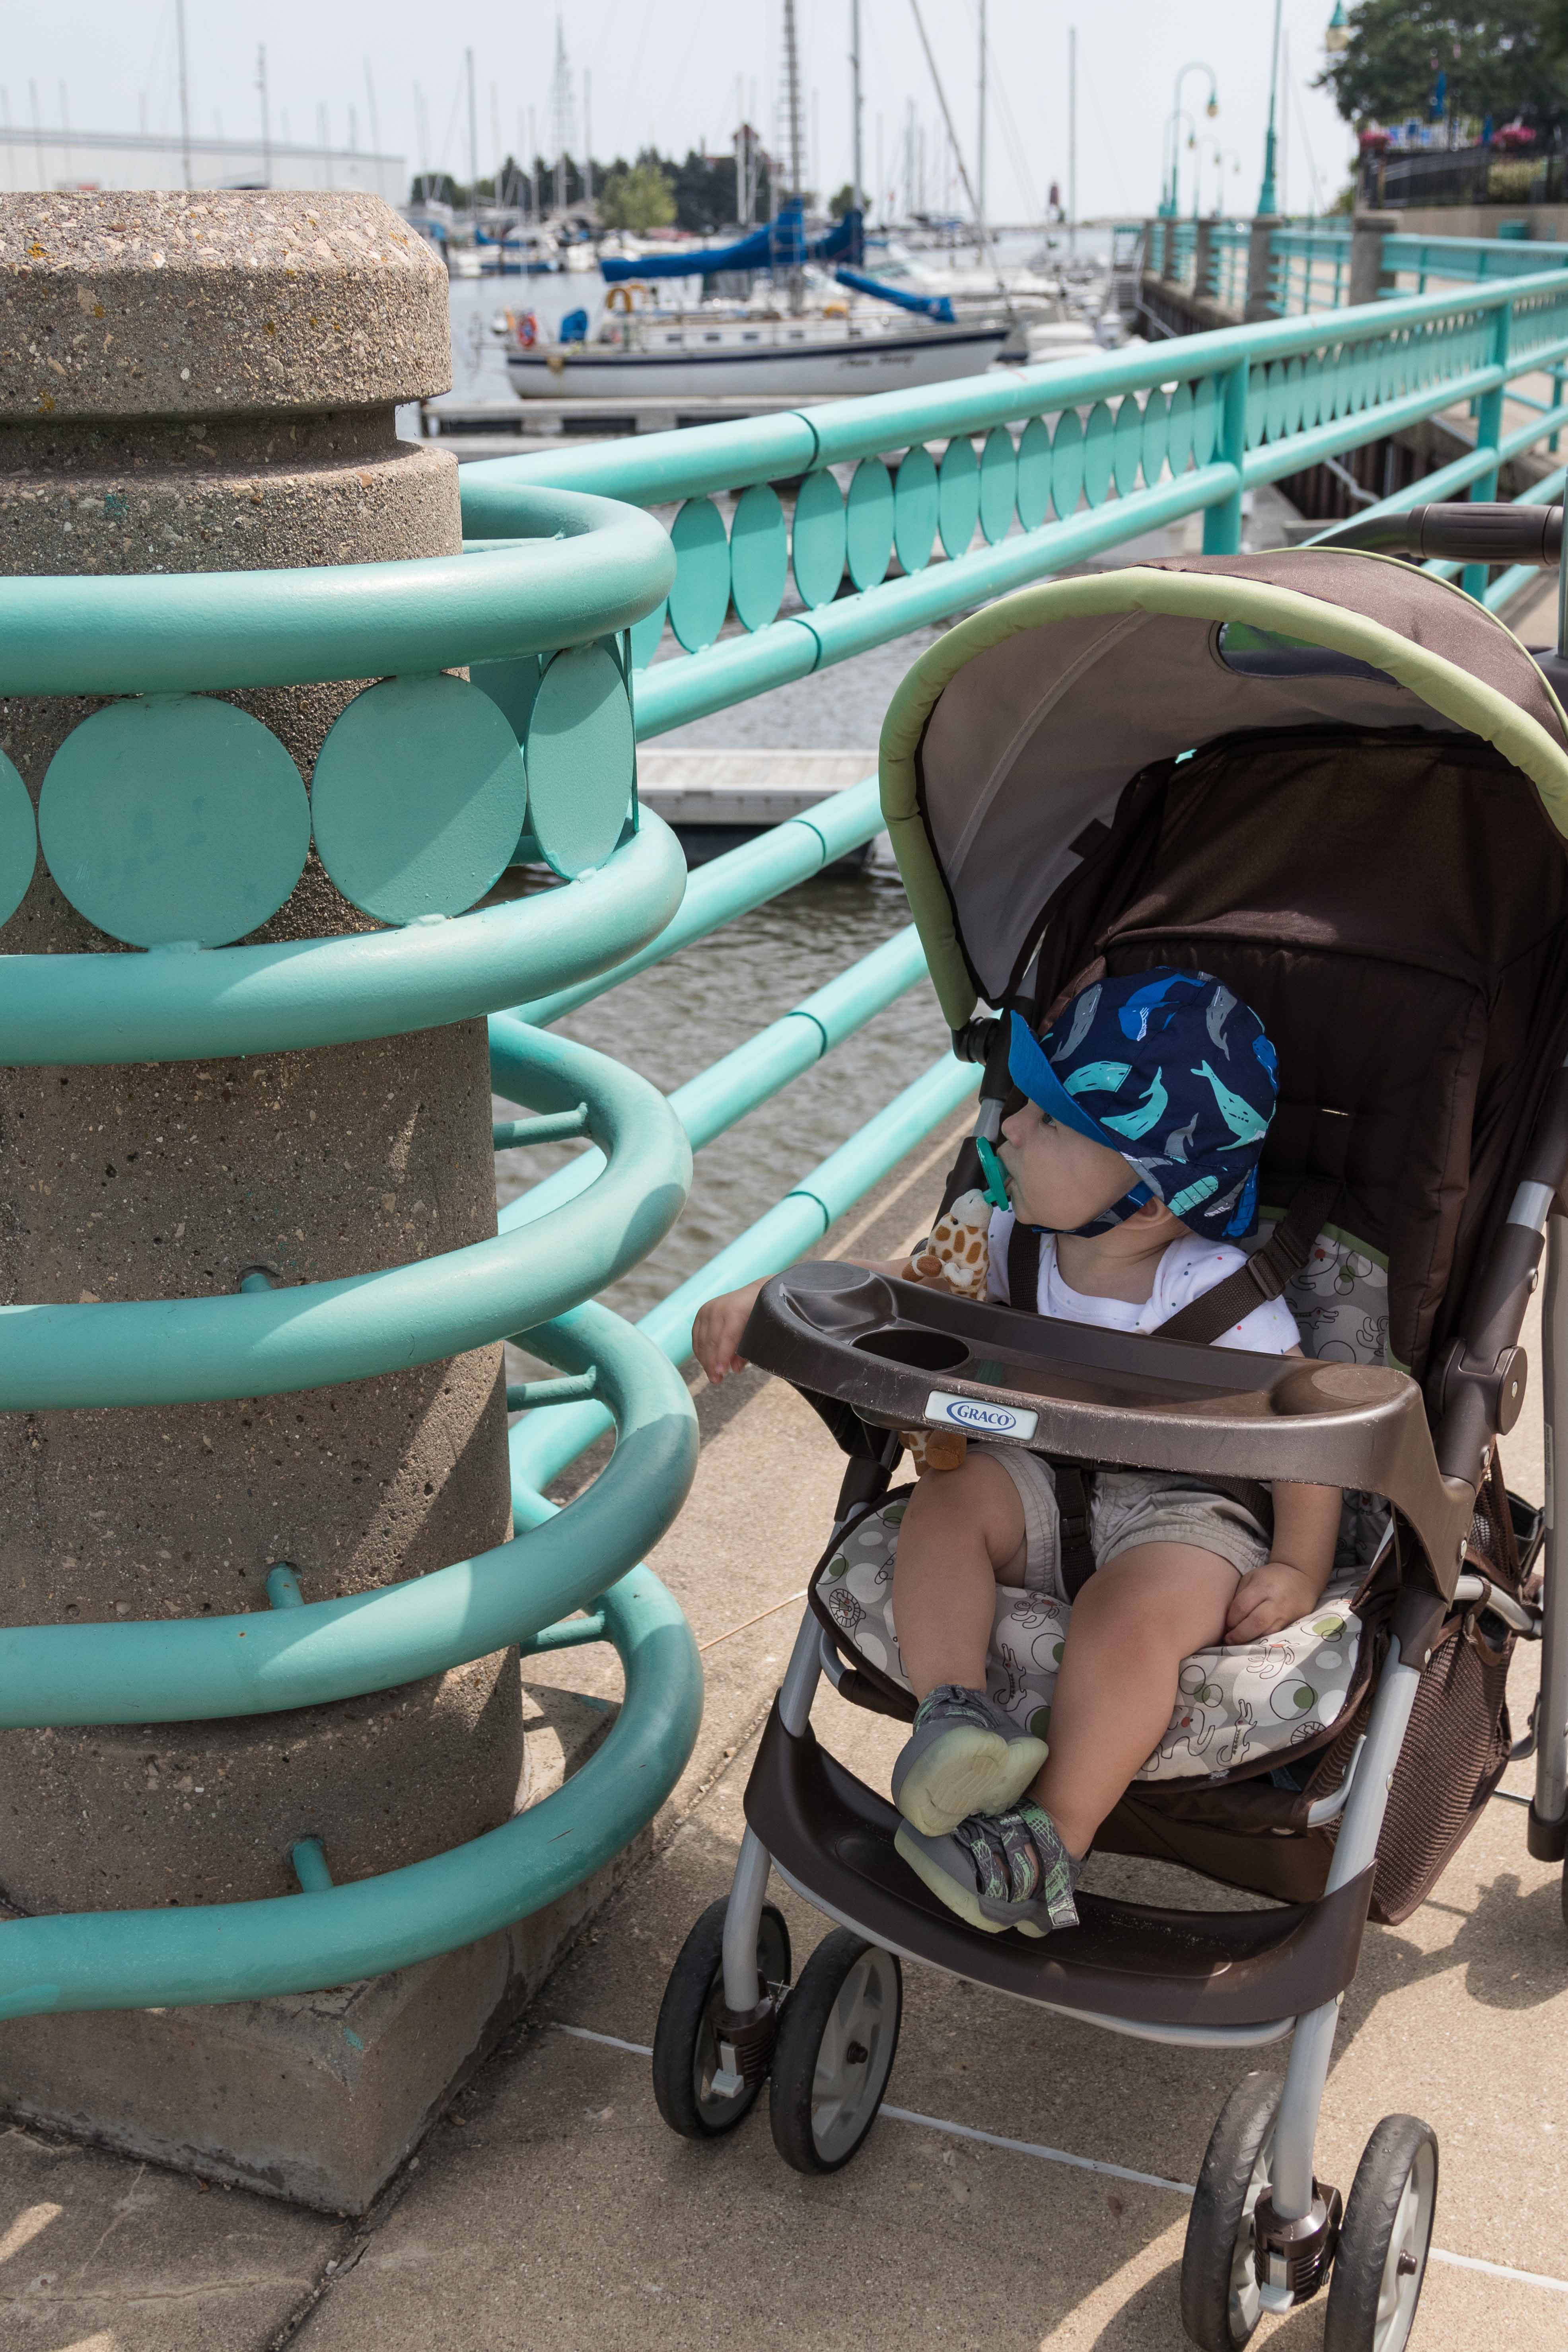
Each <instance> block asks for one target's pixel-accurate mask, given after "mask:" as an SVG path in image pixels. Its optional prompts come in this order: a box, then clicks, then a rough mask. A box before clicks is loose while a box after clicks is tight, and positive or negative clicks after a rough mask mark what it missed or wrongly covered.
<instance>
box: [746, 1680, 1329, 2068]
mask: <svg viewBox="0 0 1568 2352" xmlns="http://www.w3.org/2000/svg"><path fill="white" fill-rule="evenodd" d="M746 1819H747V1821H748V1822H750V1824H751V1826H752V1829H753V1830H755V1832H756V1833H757V1835H758V1837H759V1838H760V1839H761V1840H762V1842H763V1845H764V1846H766V1848H767V1850H768V1852H769V1853H770V1854H771V1855H772V1856H773V1860H774V1861H775V1862H776V1863H777V1864H778V1865H779V1867H780V1869H781V1870H783V1871H784V1874H786V1875H787V1876H788V1877H789V1878H790V1879H791V1880H793V1881H794V1883H795V1885H797V1886H798V1887H800V1888H801V1889H802V1891H803V1892H804V1893H805V1894H806V1895H808V1896H811V1897H813V1898H815V1899H816V1901H818V1902H820V1903H821V1904H822V1905H823V1906H824V1907H825V1908H826V1909H828V1910H831V1911H832V1912H834V1913H835V1914H837V1916H839V1917H840V1918H843V1919H846V1920H848V1921H850V1922H852V1923H853V1924H854V1926H855V1927H857V1928H858V1930H859V1931H860V1933H861V1934H863V1935H865V1936H867V1937H869V1938H870V1940H871V1941H872V1942H874V1943H879V1944H882V1945H884V1946H886V1947H887V1948H889V1949H891V1950H895V1951H900V1952H905V1953H908V1954H909V1955H910V1957H911V1958H915V1959H921V1960H926V1961H928V1962H929V1963H931V1965H932V1966H933V1967H936V1968H941V1969H949V1970H950V1971H951V1972H952V1974H954V1975H956V1976H963V1977H970V1978H973V1979H974V1981H975V1982H976V1983H979V1984H987V1985H991V1986H993V1987H994V1989H995V1990H997V1991H1000V1992H1007V1993H1012V1994H1015V1995H1016V1996H1018V1997H1020V1998H1022V1999H1023V2000H1038V2001H1043V2002H1046V2003H1047V2004H1048V2005H1049V2006H1051V2007H1052V2008H1058V2009H1072V2010H1079V2011H1092V2012H1094V2013H1096V2014H1098V2015H1100V2016H1103V2017H1112V2018H1116V2019H1118V2020H1121V2021H1125V2022H1127V2023H1130V2024H1135V2025H1143V2026H1162V2025H1172V2026H1190V2027H1196V2028H1199V2029H1203V2030H1210V2029H1214V2028H1223V2027H1228V2026H1250V2025H1265V2024H1268V2023H1271V2022H1273V2021H1275V2020H1278V2019H1283V2018H1289V2017H1299V2016H1300V2015H1301V2014H1302V2012H1303V2011H1306V2010H1310V2009H1316V2008H1318V2007H1319V2006H1320V2004H1321V2003H1322V2002H1324V2001H1327V2000H1332V1999H1333V1998H1334V1996H1335V1995H1336V1994H1337V1993H1341V1992H1342V1991H1343V1990H1344V1989H1345V1987H1346V1986H1347V1985H1348V1984H1349V1983H1350V1981H1351V1979H1352V1977H1353V1976H1354V1974H1355V1969H1356V1960H1357V1958H1358V1957H1359V1954H1360V1951H1361V1940H1362V1934H1363V1928H1364V1927H1365V1924H1366V1914H1367V1905H1368V1902H1369V1900H1370V1898H1371V1894H1372V1876H1373V1874H1372V1872H1371V1871H1370V1870H1367V1871H1364V1872H1363V1874H1362V1875H1361V1876H1360V1877H1359V1878H1356V1879H1352V1881H1351V1883H1350V1884H1349V1885H1346V1886H1342V1887H1341V1888H1340V1889H1339V1891H1338V1892H1337V1893H1336V1894H1333V1895H1325V1896H1324V1897H1323V1898H1322V1900H1321V1902H1317V1903H1297V1904H1289V1905H1282V1906H1279V1908H1277V1909H1271V1910H1261V1911H1260V1910H1251V1911H1237V1912H1228V1911H1173V1910H1164V1909H1161V1908H1158V1907H1156V1906H1152V1905H1146V1904H1137V1903H1122V1902H1118V1901H1115V1900H1113V1899H1111V1898H1110V1897H1109V1896H1106V1895H1089V1894H1083V1893H1080V1894H1079V1897H1078V1908H1079V1926H1078V1927H1072V1928H1066V1929H1063V1930H1061V1931H1059V1932H1058V1934H1056V1935H1054V1936H1048V1937H1044V1938H1031V1937H1024V1936H1020V1935H1018V1934H1017V1933H1016V1932H1015V1931H1013V1930H1008V1931H1007V1932H1005V1933H1004V1934H1002V1935H996V1936H988V1935H984V1934H983V1933H981V1932H980V1931H979V1930H978V1929H977V1928H973V1927H968V1926H967V1925H966V1924H965V1923H964V1922H963V1920H962V1919H959V1918H958V1917H956V1916H954V1914H953V1913H952V1912H951V1911H949V1910H948V1909H947V1908H946V1907H945V1906H944V1905H942V1903H940V1902H938V1900H937V1898H936V1896H935V1895H932V1894H931V1892H930V1891H929V1890H928V1889H927V1888H926V1887H925V1886H923V1885H921V1882H920V1881H919V1879H917V1878H916V1877H915V1876H914V1874H913V1873H912V1872H911V1871H910V1870H908V1869H907V1868H906V1867H905V1865H904V1864H903V1863H902V1862H901V1861H900V1858H899V1856H898V1855H897V1853H895V1852H894V1850H893V1836H894V1832H895V1831H896V1830H897V1828H898V1823H899V1815H898V1813H897V1812H896V1811H894V1809H893V1807H892V1806H891V1805H890V1804H889V1803H888V1802H887V1801H886V1799H884V1798H881V1797H879V1796H877V1795H876V1794H875V1792H874V1791H873V1790H870V1789H868V1788H867V1787H866V1785H865V1783H864V1782H863V1781H861V1780H857V1779H856V1778H855V1776H854V1774H853V1773H852V1772H848V1771H847V1770H846V1769H845V1768H844V1767H843V1765H841V1764H840V1763H839V1762H838V1761H837V1759H836V1758H834V1757H833V1756H831V1755H830V1754H829V1753H828V1752H827V1750H826V1748H823V1747H822V1746H821V1744H820V1743H819V1741H818V1740H817V1739H816V1735H815V1734H814V1733H813V1732H812V1730H811V1729H810V1727H807V1728H806V1729H805V1731H804V1732H803V1733H802V1734H801V1735H800V1737H799V1738H795V1737H794V1736H793V1735H792V1734H791V1733H789V1732H787V1731H786V1730H785V1729H784V1725H783V1723H782V1721H781V1720H780V1717H779V1712H778V1707H777V1705H776V1703H775V1705H774V1707H773V1712H772V1714H771V1715H770V1717H769V1718H768V1724H767V1728H766V1730H765V1731H764V1732H763V1741H762V1746H761V1748H760V1749H759V1750H758V1754H757V1760H756V1762H755V1764H754V1765H753V1767H752V1777H751V1780H750V1781H749V1782H748V1784H747V1788H746Z"/></svg>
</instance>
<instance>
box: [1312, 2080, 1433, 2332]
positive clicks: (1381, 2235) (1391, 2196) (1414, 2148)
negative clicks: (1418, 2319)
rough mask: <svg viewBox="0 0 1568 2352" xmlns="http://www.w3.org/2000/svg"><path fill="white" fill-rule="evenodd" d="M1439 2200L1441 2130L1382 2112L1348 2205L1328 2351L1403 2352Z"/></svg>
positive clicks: (1328, 2320)
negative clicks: (1439, 2141) (1438, 2154)
mask: <svg viewBox="0 0 1568 2352" xmlns="http://www.w3.org/2000/svg"><path fill="white" fill-rule="evenodd" d="M1436 2203H1437V2137H1436V2133H1435V2132H1434V2131H1433V2129H1432V2126H1431V2125H1430V2124H1424V2123H1423V2122H1422V2121H1421V2119H1420V2117H1419V2116H1384V2119H1383V2121H1382V2122H1381V2123H1380V2124H1379V2125H1378V2126H1377V2129H1376V2130H1375V2131H1374V2132H1373V2136H1372V2137H1371V2138H1370V2139H1369V2140H1368V2142H1367V2144H1366V2150H1365V2153H1364V2155H1363V2158H1362V2160H1361V2162H1360V2163H1359V2164H1358V2165H1357V2167H1356V2176H1355V2179H1354V2181H1353V2182H1352V2186H1351V2193H1350V2199H1349V2201H1348V2202H1347V2204H1346V2206H1345V2218H1344V2221H1343V2224H1342V2227H1341V2230H1340V2242H1339V2251H1338V2252H1337V2253H1336V2254H1335V2256H1334V2267H1333V2272H1332V2274H1331V2278H1330V2281H1329V2308H1328V2311H1327V2313H1326V2315H1325V2317H1324V2323H1323V2352H1404V2347H1405V2345H1406V2344H1407V2343H1408V2342H1409V2340H1410V2331H1411V2329H1412V2327H1413V2326H1415V2306H1416V2305H1417V2304H1418V2303H1419V2302H1420V2300H1421V2288H1422V2284H1423V2282H1424V2280H1425V2278H1426V2254H1427V2250H1428V2248H1429V2247H1430V2245H1431V2243H1432V2217H1433V2213H1434V2211H1435V2210H1436Z"/></svg>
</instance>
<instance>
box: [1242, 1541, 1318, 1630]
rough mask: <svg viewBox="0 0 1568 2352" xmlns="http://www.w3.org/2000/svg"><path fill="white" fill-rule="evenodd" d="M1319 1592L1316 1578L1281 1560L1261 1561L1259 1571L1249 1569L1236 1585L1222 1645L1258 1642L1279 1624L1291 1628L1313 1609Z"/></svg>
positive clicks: (1277, 1628) (1276, 1628) (1277, 1627)
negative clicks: (1261, 1564) (1224, 1643)
mask: <svg viewBox="0 0 1568 2352" xmlns="http://www.w3.org/2000/svg"><path fill="white" fill-rule="evenodd" d="M1320 1592H1321V1585H1320V1584H1319V1582H1318V1580H1317V1579H1316V1577H1312V1576H1308V1575H1306V1574H1305V1573H1304V1571H1303V1570H1300V1569H1299V1568H1291V1567H1290V1566H1289V1564H1288V1562H1286V1561H1285V1560H1282V1559H1270V1560H1265V1562H1264V1564H1263V1566H1262V1567H1261V1568H1254V1569H1249V1570H1247V1574H1246V1575H1245V1576H1244V1577H1243V1578H1242V1580H1241V1581H1240V1583H1239V1584H1238V1585H1237V1588H1236V1592H1235V1595H1234V1597H1233V1598H1232V1601H1231V1604H1230V1608H1229V1610H1228V1612H1226V1621H1225V1638H1226V1642H1228V1643H1234V1642H1261V1641H1262V1640H1263V1639H1264V1638H1265V1637H1266V1635H1268V1634H1269V1633H1278V1632H1279V1628H1280V1627H1281V1626H1282V1625H1293V1624H1294V1623H1295V1622H1296V1620H1297V1618H1298V1617H1305V1616H1306V1614H1307V1612H1308V1611H1309V1610H1310V1609H1312V1608H1315V1607H1316V1605H1317V1601H1318V1598H1319V1594H1320Z"/></svg>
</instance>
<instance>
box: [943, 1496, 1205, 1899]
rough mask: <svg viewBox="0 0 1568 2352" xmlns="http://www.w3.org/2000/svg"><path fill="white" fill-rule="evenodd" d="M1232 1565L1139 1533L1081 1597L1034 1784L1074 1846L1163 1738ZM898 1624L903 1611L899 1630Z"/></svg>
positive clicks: (1082, 1846)
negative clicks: (1187, 1665) (1187, 1662)
mask: <svg viewBox="0 0 1568 2352" xmlns="http://www.w3.org/2000/svg"><path fill="white" fill-rule="evenodd" d="M1236 1575H1237V1572H1236V1570H1235V1569H1234V1568H1233V1567H1232V1566H1231V1564H1230V1562H1229V1561H1228V1560H1227V1559H1221V1558H1220V1557H1219V1555H1218V1553H1217V1552H1212V1551H1202V1550H1200V1549H1198V1548H1197V1546H1196V1545H1194V1544H1177V1543H1149V1544H1137V1545H1135V1546H1134V1547H1133V1548H1132V1549H1131V1550H1130V1551H1124V1552H1119V1553H1118V1554H1117V1556H1116V1558H1115V1559H1113V1560H1110V1561H1109V1562H1108V1563H1107V1565H1106V1566H1105V1567H1104V1568H1102V1569H1100V1570H1097V1571H1096V1573H1095V1574H1094V1575H1093V1576H1091V1577H1090V1578H1089V1582H1088V1583H1087V1584H1086V1585H1085V1586H1084V1588H1083V1590H1082V1591H1081V1592H1080V1593H1079V1596H1078V1599H1077V1600H1076V1601H1074V1603H1073V1610H1072V1622H1071V1624H1070V1626H1069V1627H1068V1637H1067V1647H1066V1650H1065V1651H1064V1653H1063V1655H1062V1667H1061V1674H1060V1675H1059V1677H1058V1682H1057V1690H1056V1697H1055V1699H1054V1700H1053V1702H1052V1706H1051V1721H1050V1729H1049V1732H1048V1734H1047V1737H1048V1738H1049V1740H1050V1748H1051V1752H1050V1757H1049V1759H1048V1761H1047V1763H1046V1764H1045V1766H1044V1767H1043V1768H1042V1769H1041V1771H1040V1773H1039V1776H1038V1778H1037V1780H1036V1781H1035V1784H1034V1787H1033V1789H1032V1790H1031V1791H1030V1793H1031V1795H1033V1796H1034V1797H1036V1798H1037V1799H1038V1801H1039V1802H1040V1803H1041V1804H1042V1805H1043V1806H1044V1807H1045V1809H1046V1811H1047V1812H1048V1813H1049V1815H1050V1817H1051V1819H1052V1821H1053V1822H1055V1823H1056V1825H1057V1827H1058V1830H1059V1831H1060V1832H1061V1836H1062V1841H1063V1843H1064V1844H1065V1845H1066V1847H1067V1850H1068V1853H1070V1854H1075V1855H1076V1854H1081V1853H1086V1852H1087V1851H1088V1848H1089V1843H1090V1841H1091V1839H1092V1838H1093V1836H1094V1833H1095V1832H1096V1830H1097V1829H1098V1828H1099V1827H1100V1823H1101V1822H1102V1821H1103V1820H1104V1819H1105V1817H1106V1815H1107V1813H1109V1812H1110V1810H1111V1808H1112V1807H1113V1806H1114V1805H1115V1804H1116V1802H1117V1801H1118V1799H1119V1798H1120V1797H1121V1795H1122V1793H1123V1791H1124V1790H1126V1788H1127V1787H1128V1785H1129V1783H1130V1782H1131V1779H1132V1775H1133V1774H1134V1772H1136V1771H1137V1769H1138V1768H1139V1766H1140V1765H1141V1764H1142V1763H1143V1762H1144V1761H1145V1760H1146V1759H1148V1757H1150V1756H1151V1755H1152V1753H1153V1750H1154V1748H1156V1747H1157V1746H1158V1745H1159V1742H1160V1740H1161V1738H1163V1735H1164V1731H1165V1728H1166V1726H1167V1725H1168V1724H1169V1722H1170V1719H1171V1708H1172V1706H1173V1704H1174V1701H1175V1696H1176V1677H1177V1675H1179V1674H1180V1672H1181V1666H1182V1660H1183V1659H1184V1658H1185V1657H1189V1656H1190V1655H1191V1654H1192V1653H1193V1652H1194V1650H1205V1649H1208V1648H1211V1647H1212V1646H1213V1645H1214V1643H1216V1642H1218V1641H1219V1640H1220V1638H1221V1636H1222V1634H1223V1633H1224V1631H1225V1612H1226V1609H1227V1608H1228V1607H1229V1605H1230V1602H1231V1600H1232V1598H1233V1596H1234V1594H1235V1591H1236ZM902 1632H903V1628H902V1624H901V1622H900V1640H901V1639H902ZM906 1655H907V1653H906Z"/></svg>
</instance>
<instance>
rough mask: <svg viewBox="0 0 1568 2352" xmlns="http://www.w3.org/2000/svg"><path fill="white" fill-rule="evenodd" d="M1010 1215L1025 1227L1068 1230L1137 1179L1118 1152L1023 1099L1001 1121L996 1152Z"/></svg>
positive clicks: (1127, 1189) (1086, 1220) (1097, 1212)
mask: <svg viewBox="0 0 1568 2352" xmlns="http://www.w3.org/2000/svg"><path fill="white" fill-rule="evenodd" d="M996 1156H997V1158H998V1159H999V1160H1001V1162H1002V1165H1003V1167H1004V1168H1005V1171H1006V1173H1007V1192H1008V1195H1009V1197H1010V1198H1011V1200H1012V1203H1013V1208H1014V1212H1015V1213H1016V1215H1017V1216H1019V1217H1021V1218H1022V1219H1023V1221H1024V1223H1026V1225H1045V1226H1047V1227H1048V1228H1049V1230H1050V1231H1051V1232H1053V1233H1059V1234H1070V1233H1072V1232H1073V1231H1074V1230H1075V1229H1076V1228H1077V1227H1078V1226H1079V1225H1087V1224H1088V1223H1089V1219H1090V1218H1091V1217H1098V1216H1099V1215H1100V1212H1101V1211H1102V1210H1104V1209H1109V1208H1110V1205H1111V1203H1112V1202H1114V1201H1120V1200H1121V1196H1122V1194H1123V1193H1124V1192H1130V1191H1131V1188H1132V1186H1133V1185H1134V1184H1135V1183H1136V1182H1137V1181H1138V1179H1137V1177H1136V1176H1135V1175H1134V1173H1133V1171H1132V1170H1131V1167H1130V1166H1129V1165H1128V1162H1127V1161H1126V1160H1124V1159H1123V1158H1122V1156H1121V1152H1120V1151H1112V1150H1110V1147H1109V1145H1107V1144H1103V1143H1096V1142H1095V1141H1094V1139H1092V1137H1090V1136H1087V1135H1079V1133H1078V1132H1077V1130H1076V1129H1073V1128H1070V1127H1061V1126H1058V1123H1057V1121H1056V1120H1055V1119H1053V1118H1047V1116H1046V1114H1045V1112H1044V1111H1043V1110H1042V1109H1041V1108H1040V1107H1039V1105H1038V1104H1037V1103H1032V1102H1026V1104H1025V1105H1024V1107H1023V1108H1022V1109H1021V1110H1016V1111H1015V1112H1014V1113H1013V1116H1012V1117H1011V1118H1005V1119H1004V1120H1003V1122H1002V1142H1001V1147H1000V1149H999V1150H998V1152H997V1155H996Z"/></svg>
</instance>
